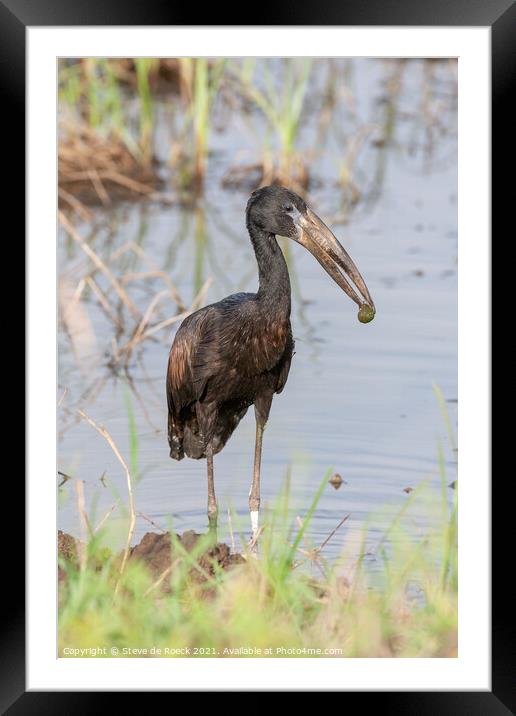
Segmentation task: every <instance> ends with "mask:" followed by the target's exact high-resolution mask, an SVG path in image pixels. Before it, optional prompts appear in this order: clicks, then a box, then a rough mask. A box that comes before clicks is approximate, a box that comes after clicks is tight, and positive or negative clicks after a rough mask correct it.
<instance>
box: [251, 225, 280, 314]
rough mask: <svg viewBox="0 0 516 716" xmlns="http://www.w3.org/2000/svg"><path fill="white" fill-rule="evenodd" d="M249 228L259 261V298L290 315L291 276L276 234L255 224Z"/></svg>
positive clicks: (257, 260)
mask: <svg viewBox="0 0 516 716" xmlns="http://www.w3.org/2000/svg"><path fill="white" fill-rule="evenodd" d="M247 228H248V230H249V235H250V237H251V242H252V244H253V248H254V253H255V256H256V262H257V263H258V277H259V282H260V287H259V289H258V293H257V297H258V300H259V301H263V302H264V303H271V304H273V305H274V307H275V309H276V310H279V311H282V312H284V313H285V315H286V316H289V315H290V278H289V275H288V269H287V263H286V261H285V257H284V256H283V251H282V250H281V249H280V246H279V244H278V242H277V240H276V237H275V236H274V234H271V233H269V232H268V231H264V230H263V229H260V228H259V227H257V226H256V225H254V224H248V227H247Z"/></svg>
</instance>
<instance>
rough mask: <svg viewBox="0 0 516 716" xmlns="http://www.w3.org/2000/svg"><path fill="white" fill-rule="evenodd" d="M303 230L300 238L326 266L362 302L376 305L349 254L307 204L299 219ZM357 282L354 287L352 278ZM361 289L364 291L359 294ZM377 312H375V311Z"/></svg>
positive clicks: (342, 285)
mask: <svg viewBox="0 0 516 716" xmlns="http://www.w3.org/2000/svg"><path fill="white" fill-rule="evenodd" d="M297 224H298V228H299V234H298V236H297V239H296V240H297V242H298V243H300V244H301V245H302V246H304V247H305V248H306V249H308V251H310V253H311V254H312V255H313V256H315V258H316V259H317V261H319V263H320V264H321V266H322V267H323V268H324V270H325V271H326V272H327V273H328V274H329V275H330V276H331V277H332V279H333V280H334V281H335V283H337V284H338V285H339V286H340V287H341V289H342V290H343V291H344V292H345V293H347V294H348V296H349V297H350V298H351V299H353V301H355V303H356V304H357V305H358V306H363V305H364V304H366V305H369V306H371V308H372V309H373V311H374V312H375V311H376V309H375V306H374V303H373V299H372V298H371V294H370V293H369V290H368V288H367V286H366V284H365V281H364V279H363V278H362V276H361V275H360V272H359V270H358V269H357V267H356V266H355V264H354V263H353V261H352V259H351V257H350V256H349V254H348V253H347V252H346V251H345V249H344V247H343V246H342V245H341V244H340V242H339V241H338V240H337V238H336V237H335V236H334V235H333V233H332V232H331V231H330V229H329V228H328V227H327V226H326V224H325V223H324V221H322V220H321V219H320V218H319V217H318V216H317V214H314V212H313V211H311V210H310V209H308V208H307V210H306V213H300V214H299V217H298V220H297ZM348 279H351V281H352V282H353V283H354V285H355V286H354V287H353V286H352V285H351V283H350V281H349V280H348ZM355 288H356V289H358V291H359V293H360V295H358V293H357V291H356V290H355ZM373 315H374V314H373Z"/></svg>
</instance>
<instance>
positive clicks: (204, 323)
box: [167, 306, 213, 415]
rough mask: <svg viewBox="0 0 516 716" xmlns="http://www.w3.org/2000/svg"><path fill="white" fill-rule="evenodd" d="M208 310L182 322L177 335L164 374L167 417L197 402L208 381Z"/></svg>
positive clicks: (197, 312)
mask: <svg viewBox="0 0 516 716" xmlns="http://www.w3.org/2000/svg"><path fill="white" fill-rule="evenodd" d="M210 319H213V315H212V310H211V306H206V307H205V308H202V309H201V310H199V311H196V312H195V313H193V314H192V315H191V316H188V317H187V318H185V320H184V321H183V323H182V324H181V326H180V327H179V330H178V331H177V333H176V336H175V338H174V342H173V344H172V348H171V349H170V354H169V357H168V370H167V402H168V411H169V413H170V414H176V415H179V412H180V411H181V409H182V408H184V407H185V406H187V405H189V404H190V403H193V402H194V401H196V400H199V399H200V398H201V396H202V394H203V392H204V389H205V387H206V383H207V381H208V378H209V377H210V374H211V371H210V355H209V352H210V351H209V346H210V343H211V342H212V338H213V336H212V333H213V329H212V326H211V325H210V324H211V322H212V321H211V320H210Z"/></svg>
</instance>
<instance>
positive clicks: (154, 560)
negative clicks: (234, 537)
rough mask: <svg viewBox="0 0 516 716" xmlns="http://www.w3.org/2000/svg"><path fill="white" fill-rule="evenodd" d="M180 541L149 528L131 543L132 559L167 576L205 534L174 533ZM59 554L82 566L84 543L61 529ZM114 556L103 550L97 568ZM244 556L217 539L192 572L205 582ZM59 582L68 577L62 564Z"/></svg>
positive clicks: (195, 579)
mask: <svg viewBox="0 0 516 716" xmlns="http://www.w3.org/2000/svg"><path fill="white" fill-rule="evenodd" d="M175 537H176V540H177V543H176V542H175V540H174V544H173V542H172V539H171V535H170V532H164V533H161V534H160V533H158V532H147V533H146V534H145V535H144V536H143V537H142V539H141V541H140V542H139V543H138V544H136V545H135V546H134V547H131V550H130V553H129V562H133V563H134V562H139V563H141V564H144V565H145V567H146V568H147V570H148V571H149V574H150V576H151V577H152V579H153V580H157V579H160V577H164V576H165V577H167V576H169V575H170V574H172V572H173V569H174V566H176V565H178V564H179V563H180V562H182V561H183V560H184V559H185V554H184V552H185V551H186V552H188V553H191V552H192V551H194V550H195V552H198V548H199V544H198V543H199V540H200V539H202V538H205V537H206V535H202V534H199V533H197V532H194V531H193V530H188V531H186V532H183V534H182V535H180V534H176V535H175ZM57 548H58V555H59V557H60V558H61V560H62V561H64V562H66V563H68V564H71V565H73V566H74V567H77V568H78V567H79V562H80V552H81V548H82V543H81V542H80V540H78V539H76V538H75V537H72V535H70V534H67V533H66V532H62V531H61V530H59V531H58V533H57ZM110 557H112V554H111V553H110V552H109V551H108V550H104V551H103V553H102V556H101V557H100V558H99V559H98V560H97V563H96V565H95V567H96V568H98V569H100V568H101V567H102V565H103V564H105V562H106V561H107V560H108V559H109V558H110ZM121 558H122V553H120V554H118V555H117V556H116V558H115V560H114V563H115V564H116V563H118V560H121ZM245 561H246V560H245V558H244V557H243V555H242V554H239V553H236V554H231V550H230V548H229V546H228V545H227V544H225V543H224V542H217V543H216V544H215V545H212V546H211V547H209V548H208V549H206V550H205V551H203V552H201V554H200V555H199V556H196V559H195V564H192V567H191V569H190V576H191V579H192V582H194V583H196V584H202V583H203V582H206V581H207V580H208V579H209V578H210V577H212V576H213V575H214V574H215V572H216V571H217V570H219V569H223V570H227V569H231V568H232V567H234V566H236V565H239V564H244V563H245ZM58 573H59V574H58V576H59V582H63V581H65V580H66V571H65V569H63V567H62V566H61V565H59V568H58ZM169 589H170V586H169V579H163V585H162V590H163V591H169Z"/></svg>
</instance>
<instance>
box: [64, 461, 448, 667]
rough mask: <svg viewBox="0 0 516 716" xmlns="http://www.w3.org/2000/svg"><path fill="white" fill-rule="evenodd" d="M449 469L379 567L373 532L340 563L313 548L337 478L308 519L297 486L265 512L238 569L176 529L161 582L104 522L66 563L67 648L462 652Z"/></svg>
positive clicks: (414, 499)
mask: <svg viewBox="0 0 516 716" xmlns="http://www.w3.org/2000/svg"><path fill="white" fill-rule="evenodd" d="M439 469H440V480H441V487H442V490H441V494H439V492H435V491H434V490H431V489H430V488H429V487H428V485H426V484H424V483H422V484H420V485H419V486H418V487H417V488H416V489H415V490H413V491H412V492H411V493H410V495H409V496H408V497H407V501H406V503H405V505H404V506H403V508H402V509H401V510H400V512H399V513H398V515H397V516H396V517H395V518H394V520H392V522H391V524H390V526H389V528H388V530H387V531H386V532H385V534H384V536H383V538H382V539H381V540H380V541H379V543H378V544H377V547H376V550H375V551H376V553H377V557H378V558H379V562H380V564H381V567H380V569H379V570H376V571H375V572H370V571H369V569H368V568H366V566H365V562H364V558H365V557H366V555H367V554H370V552H369V553H367V552H366V550H365V543H366V530H364V533H363V535H362V542H361V546H360V548H359V549H358V551H357V549H356V545H355V547H354V548H353V547H352V548H351V549H348V550H346V551H345V553H343V554H342V556H341V558H340V559H339V560H337V561H336V562H334V563H333V564H332V565H328V564H327V563H326V561H325V560H324V559H323V558H322V555H321V551H322V550H321V549H320V548H317V547H315V548H312V549H310V548H308V549H302V546H303V547H304V546H306V542H305V538H304V535H305V530H307V528H308V526H309V522H310V519H311V516H312V515H313V513H314V511H315V510H316V509H317V502H318V499H319V497H320V496H321V494H322V492H323V490H324V489H326V488H327V484H328V476H329V473H328V474H327V475H325V476H324V478H323V481H322V482H321V485H320V487H319V489H318V491H317V493H316V495H315V497H314V499H313V502H312V504H311V505H310V506H309V508H308V510H307V512H306V515H305V517H304V519H303V520H300V519H299V518H298V520H297V523H296V521H294V522H292V520H291V518H290V517H289V489H288V484H287V486H286V488H285V490H284V492H283V494H282V495H281V496H280V497H279V498H278V500H277V502H276V504H275V506H274V508H272V509H270V510H268V511H266V513H265V520H264V530H263V532H262V534H261V537H260V549H259V555H258V558H255V557H253V556H251V555H250V554H249V553H246V552H245V551H244V555H243V557H244V559H242V560H239V561H240V562H241V563H239V564H236V565H235V566H232V567H231V569H223V568H222V567H221V565H220V564H219V563H218V562H217V561H216V560H215V559H214V560H213V561H212V563H211V564H209V566H207V564H208V563H207V561H206V550H207V549H208V548H209V538H208V537H207V536H203V537H202V538H201V539H199V540H198V541H197V543H196V544H195V545H194V547H193V548H192V549H191V550H190V551H187V550H185V549H184V548H183V547H182V545H181V543H180V542H179V541H178V539H177V538H176V537H174V536H172V540H171V545H170V546H171V557H170V567H169V568H168V569H167V570H165V571H164V572H163V573H162V574H161V575H160V577H159V578H158V579H156V575H155V574H154V575H151V573H150V572H149V571H147V569H146V567H145V566H144V563H142V562H138V561H136V560H133V559H129V560H128V562H127V566H126V568H125V570H124V572H123V574H122V575H120V573H119V570H120V556H113V555H111V554H110V553H109V552H108V551H107V550H106V548H105V547H103V540H102V532H103V530H102V529H101V530H99V531H98V533H96V534H95V536H94V537H93V538H92V539H91V540H90V541H89V543H88V544H87V546H86V548H85V551H84V554H83V555H82V559H80V560H78V562H74V561H73V560H64V559H63V558H62V557H61V558H60V566H61V568H62V570H63V575H64V579H63V580H62V582H61V590H60V610H59V654H60V656H138V657H141V656H161V657H167V656H189V655H190V656H201V657H224V656H228V657H231V656H271V657H282V656H286V657H288V656H299V657H305V656H307V657H311V656H320V657H325V656H339V657H340V656H345V657H393V656H397V657H454V656H457V489H455V490H454V492H453V501H452V502H451V503H450V502H449V501H448V500H447V497H446V492H447V480H446V475H445V468H444V461H443V460H442V459H440V461H439ZM421 504H426V505H428V506H429V507H430V508H431V509H433V510H437V512H438V520H437V521H436V520H435V515H434V519H433V520H432V529H431V530H430V531H429V532H428V533H425V534H424V535H421V536H420V537H418V538H417V539H414V534H413V532H412V534H409V532H408V530H407V525H409V524H411V521H412V517H411V510H412V509H413V507H414V506H416V505H417V506H419V507H421ZM202 555H204V556H202ZM302 555H303V556H304V557H305V559H304V560H303V559H302V558H301V557H302ZM201 557H202V559H201ZM300 558H301V559H300ZM309 563H311V564H312V565H315V566H316V567H317V568H318V571H317V578H314V577H313V576H311V575H310V574H308V570H307V569H306V565H307V564H309ZM303 565H305V568H304V567H303ZM117 583H118V584H117ZM81 650H87V651H81ZM124 650H126V651H124Z"/></svg>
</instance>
